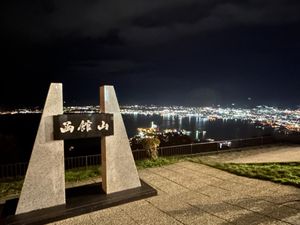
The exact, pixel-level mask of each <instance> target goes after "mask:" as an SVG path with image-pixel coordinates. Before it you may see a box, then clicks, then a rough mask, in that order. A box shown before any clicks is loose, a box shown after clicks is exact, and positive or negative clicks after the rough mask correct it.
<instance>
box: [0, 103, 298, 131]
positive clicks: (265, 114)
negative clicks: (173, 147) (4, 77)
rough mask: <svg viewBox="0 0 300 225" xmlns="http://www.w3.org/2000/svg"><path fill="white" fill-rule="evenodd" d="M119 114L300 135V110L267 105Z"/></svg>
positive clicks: (135, 108) (128, 109) (130, 108)
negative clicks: (238, 124) (239, 124)
mask: <svg viewBox="0 0 300 225" xmlns="http://www.w3.org/2000/svg"><path fill="white" fill-rule="evenodd" d="M40 112H41V111H40V110H38V109H35V110H31V109H17V110H13V111H5V112H4V111H3V112H0V114H19V113H22V114H23V113H40ZM64 112H65V113H97V112H100V109H99V106H92V105H90V106H69V107H65V108H64ZM121 113H122V114H132V115H160V116H167V117H170V116H178V117H179V118H184V117H198V118H203V119H209V120H216V119H222V120H247V121H250V122H253V123H259V124H260V125H262V126H272V127H273V128H275V129H279V128H284V129H287V130H290V131H296V132H300V109H297V110H291V109H279V108H276V107H270V106H257V107H255V108H252V109H243V108H234V107H232V108H230V107H227V108H222V107H184V106H154V105H151V106H145V105H126V106H122V107H121Z"/></svg>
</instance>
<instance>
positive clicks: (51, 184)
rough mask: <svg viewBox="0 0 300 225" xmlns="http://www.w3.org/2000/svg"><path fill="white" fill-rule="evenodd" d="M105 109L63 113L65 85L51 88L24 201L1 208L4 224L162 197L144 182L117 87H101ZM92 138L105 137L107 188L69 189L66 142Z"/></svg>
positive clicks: (39, 220) (39, 221) (49, 219)
mask: <svg viewBox="0 0 300 225" xmlns="http://www.w3.org/2000/svg"><path fill="white" fill-rule="evenodd" d="M100 109H101V111H102V112H101V113H94V114H91V113H81V114H63V97H62V84H59V83H52V84H51V85H50V88H49V91H48V95H47V99H46V103H45V106H44V109H43V113H42V116H41V120H40V124H39V128H38V132H37V135H36V139H35V142H34V145H33V150H32V153H31V158H30V161H29V165H28V169H27V172H26V176H25V180H24V184H23V187H22V191H21V195H20V198H19V200H18V199H11V200H8V201H6V202H5V204H4V206H3V207H2V206H1V205H0V215H1V217H0V223H1V222H2V221H5V223H6V224H14V225H17V224H45V223H49V222H53V221H57V220H61V219H64V218H69V217H72V216H76V215H80V214H83V213H89V212H91V211H95V210H99V209H104V208H108V207H112V206H116V205H119V204H123V203H126V202H131V201H135V200H138V199H143V198H147V197H151V196H154V195H157V191H156V190H155V189H153V188H152V187H151V186H149V185H148V184H147V183H145V182H144V181H142V180H140V179H139V176H138V172H137V169H136V166H135V162H134V158H133V155H132V151H131V148H130V144H129V141H128V137H127V133H126V129H125V126H124V122H123V119H122V115H121V112H120V107H119V103H118V100H117V96H116V93H115V90H114V87H113V86H102V87H100ZM91 137H99V141H100V137H101V157H102V158H101V161H102V165H101V166H102V184H100V183H94V184H89V185H84V186H82V187H74V188H70V189H67V190H66V189H65V168H64V141H63V140H67V139H78V138H84V139H86V138H91ZM101 186H102V188H101Z"/></svg>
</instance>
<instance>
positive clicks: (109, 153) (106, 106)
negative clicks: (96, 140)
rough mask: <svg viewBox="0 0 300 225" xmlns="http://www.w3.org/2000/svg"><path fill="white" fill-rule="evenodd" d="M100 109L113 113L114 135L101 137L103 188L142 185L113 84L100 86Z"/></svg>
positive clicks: (117, 189) (128, 187)
mask: <svg viewBox="0 0 300 225" xmlns="http://www.w3.org/2000/svg"><path fill="white" fill-rule="evenodd" d="M100 110H101V111H102V112H104V113H112V114H113V117H114V135H112V136H107V137H101V161H102V171H101V172H102V188H103V190H104V191H105V193H107V194H110V193H114V192H118V191H123V190H128V189H131V188H136V187H140V186H141V182H140V179H139V176H138V173H137V170H136V167H135V163H134V159H133V155H132V151H131V148H130V144H129V141H128V137H127V133H126V129H125V126H124V122H123V119H122V115H121V112H120V107H119V103H118V100H117V97H116V93H115V89H114V87H113V86H107V85H106V86H102V87H100Z"/></svg>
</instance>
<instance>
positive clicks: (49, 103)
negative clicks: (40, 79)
mask: <svg viewBox="0 0 300 225" xmlns="http://www.w3.org/2000/svg"><path fill="white" fill-rule="evenodd" d="M58 114H63V98H62V84H60V83H52V84H51V85H50V88H49V91H48V96H47V99H46V103H45V106H44V110H43V114H42V117H41V121H40V125H39V128H38V132H37V135H36V139H35V142H34V146H33V150H32V153H31V158H30V162H29V165H28V169H27V173H26V177H25V181H24V184H23V188H22V191H21V195H20V199H19V203H18V206H17V210H16V214H21V213H25V212H29V211H32V210H37V209H42V208H48V207H51V206H56V205H62V204H65V202H66V198H65V168H64V144H63V141H62V140H53V116H54V115H58Z"/></svg>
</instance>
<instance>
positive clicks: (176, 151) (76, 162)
mask: <svg viewBox="0 0 300 225" xmlns="http://www.w3.org/2000/svg"><path fill="white" fill-rule="evenodd" d="M224 142H226V143H227V144H228V143H229V142H230V146H224V145H223V147H222V148H220V147H221V145H220V143H224ZM275 142H276V140H275V139H274V138H273V137H271V136H268V137H259V138H250V139H236V140H229V141H215V142H205V143H193V144H186V145H176V146H166V147H160V148H158V154H159V156H172V155H189V154H201V153H207V152H221V151H224V150H228V149H232V148H242V147H247V146H259V145H264V144H272V143H275ZM132 154H133V157H134V159H135V160H141V159H145V158H147V154H146V151H145V150H144V149H137V150H133V151H132ZM100 164H101V155H100V154H96V155H86V156H76V157H68V158H65V168H66V169H73V168H78V167H88V166H94V165H100ZM27 166H28V163H27V162H24V163H15V164H6V165H0V178H8V177H18V176H24V175H25V174H26V170H27Z"/></svg>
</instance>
